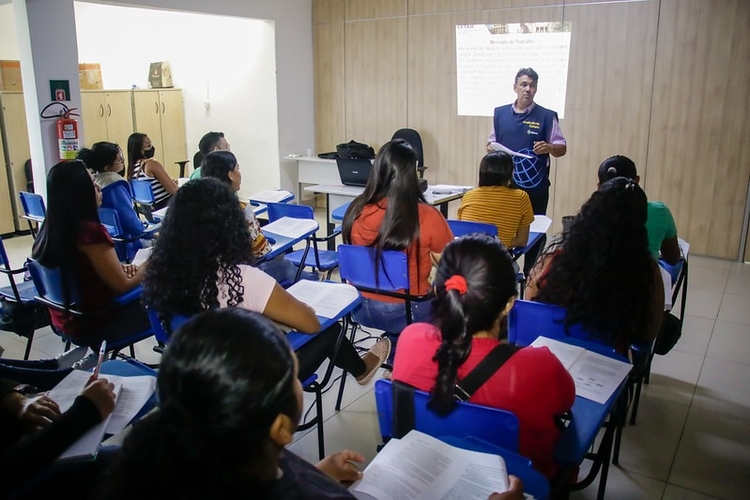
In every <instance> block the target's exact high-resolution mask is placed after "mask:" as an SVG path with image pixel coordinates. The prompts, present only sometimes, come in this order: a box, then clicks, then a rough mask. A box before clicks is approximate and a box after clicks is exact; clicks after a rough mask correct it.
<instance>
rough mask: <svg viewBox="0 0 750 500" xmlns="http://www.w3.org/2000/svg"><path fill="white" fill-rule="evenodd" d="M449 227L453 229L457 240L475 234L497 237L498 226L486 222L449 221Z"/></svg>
mask: <svg viewBox="0 0 750 500" xmlns="http://www.w3.org/2000/svg"><path fill="white" fill-rule="evenodd" d="M448 227H450V228H451V231H452V232H453V236H455V237H456V238H460V237H461V236H464V235H467V234H474V233H481V234H488V235H490V236H494V237H497V226H496V225H494V224H488V223H486V222H473V221H468V220H456V219H448Z"/></svg>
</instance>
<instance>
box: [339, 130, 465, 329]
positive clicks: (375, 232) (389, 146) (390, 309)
mask: <svg viewBox="0 0 750 500" xmlns="http://www.w3.org/2000/svg"><path fill="white" fill-rule="evenodd" d="M416 165H417V155H416V154H415V153H414V150H413V149H412V148H411V146H410V145H409V143H408V142H406V141H404V140H402V139H395V140H392V141H390V142H387V143H385V144H384V145H383V146H382V147H381V148H380V150H379V151H378V154H377V156H376V157H375V163H374V164H373V166H372V170H371V172H370V178H369V179H368V181H367V186H366V187H365V191H364V192H363V193H362V194H361V195H359V196H357V197H356V198H354V201H352V203H351V205H349V208H348V209H347V211H346V214H345V216H344V221H343V224H342V236H343V238H344V242H345V243H349V244H353V245H363V246H373V247H375V249H376V253H375V261H376V262H377V261H379V260H380V255H381V253H382V252H383V250H399V251H404V252H406V254H407V255H408V257H409V280H410V282H411V283H410V284H411V293H412V294H415V295H416V294H424V293H427V292H429V290H430V283H429V275H430V270H431V268H432V265H433V264H434V263H436V262H437V260H438V259H439V258H440V252H442V251H443V248H444V247H445V245H447V244H448V243H449V242H450V241H452V240H453V233H451V230H450V227H448V223H447V222H446V220H445V218H443V216H442V215H441V214H440V212H439V211H438V210H437V209H435V207H431V206H430V205H428V204H427V202H426V201H425V199H424V196H422V192H421V190H420V189H419V184H418V182H417V168H416ZM362 296H363V297H362V305H361V306H360V307H359V308H358V309H357V310H355V311H354V313H353V315H354V319H355V320H357V321H362V322H364V323H365V324H368V325H373V326H374V327H375V328H379V329H381V330H385V331H386V332H388V333H391V334H393V335H396V334H398V332H400V331H401V330H403V329H404V328H405V327H406V313H405V311H404V303H403V300H400V299H396V298H392V297H386V296H384V295H375V294H370V293H363V294H362ZM429 314H430V307H429V303H428V302H413V303H412V317H413V319H414V321H425V320H427V318H428V317H429Z"/></svg>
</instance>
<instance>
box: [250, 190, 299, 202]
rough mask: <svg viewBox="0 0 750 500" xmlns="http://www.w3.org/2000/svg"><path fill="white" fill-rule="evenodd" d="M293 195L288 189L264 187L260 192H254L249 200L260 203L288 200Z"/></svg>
mask: <svg viewBox="0 0 750 500" xmlns="http://www.w3.org/2000/svg"><path fill="white" fill-rule="evenodd" d="M292 196H293V195H292V193H290V192H289V191H285V190H283V189H278V190H276V189H266V190H265V191H261V192H260V193H255V194H254V195H252V196H251V197H250V201H255V202H260V203H281V202H283V201H284V200H288V199H289V198H291V197H292Z"/></svg>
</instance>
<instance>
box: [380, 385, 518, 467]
mask: <svg viewBox="0 0 750 500" xmlns="http://www.w3.org/2000/svg"><path fill="white" fill-rule="evenodd" d="M393 384H401V385H402V386H406V387H409V388H410V386H408V385H407V384H403V383H400V382H391V381H390V380H385V379H380V380H378V381H376V382H375V404H376V405H377V409H378V424H379V425H380V435H381V436H382V437H383V441H387V440H388V439H390V438H391V437H395V438H400V437H403V435H404V434H406V433H407V432H408V431H409V430H410V429H409V428H408V427H410V425H408V424H410V423H411V422H407V423H406V425H401V424H400V423H399V421H398V420H397V419H398V418H399V415H397V414H396V413H395V412H394V399H393V392H394V389H393ZM412 389H413V388H412ZM429 400H430V395H429V394H428V393H426V392H424V391H420V390H417V389H414V422H413V424H414V429H416V430H418V431H420V432H424V433H425V434H429V435H430V436H435V437H438V436H454V437H457V438H465V437H467V436H473V437H475V438H477V439H481V440H483V441H487V442H488V443H492V444H493V445H495V446H500V447H501V448H505V449H507V450H510V451H512V452H515V453H518V429H519V427H518V417H516V416H515V415H514V414H513V413H511V412H509V411H506V410H500V409H498V408H490V407H489V406H481V405H476V404H473V403H458V404H457V405H456V408H455V409H454V410H453V411H452V412H451V413H449V414H448V415H446V416H441V415H438V414H437V413H434V412H432V410H430V409H429V408H427V403H428V402H429ZM399 404H400V402H399ZM407 411H408V410H407ZM401 417H402V418H403V415H401Z"/></svg>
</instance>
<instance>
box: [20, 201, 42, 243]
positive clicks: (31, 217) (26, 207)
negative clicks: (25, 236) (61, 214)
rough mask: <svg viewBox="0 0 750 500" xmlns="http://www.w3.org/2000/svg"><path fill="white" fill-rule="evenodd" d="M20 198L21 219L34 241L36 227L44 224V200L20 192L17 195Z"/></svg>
mask: <svg viewBox="0 0 750 500" xmlns="http://www.w3.org/2000/svg"><path fill="white" fill-rule="evenodd" d="M18 196H19V197H20V198H21V207H23V218H24V219H26V222H28V223H29V231H31V236H32V237H33V238H34V239H36V235H37V232H38V226H39V225H41V223H42V222H44V218H45V217H46V215H47V208H46V207H45V206H44V198H42V196H41V195H39V194H36V193H29V192H27V191H21V192H19V193H18Z"/></svg>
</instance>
